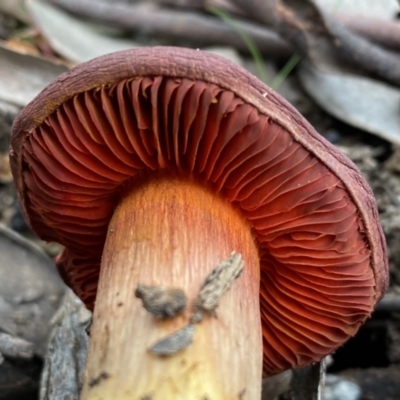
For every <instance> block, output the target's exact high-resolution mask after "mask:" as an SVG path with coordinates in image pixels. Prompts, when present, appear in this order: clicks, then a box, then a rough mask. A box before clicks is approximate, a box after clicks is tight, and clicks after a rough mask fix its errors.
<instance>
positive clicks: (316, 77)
mask: <svg viewBox="0 0 400 400" xmlns="http://www.w3.org/2000/svg"><path fill="white" fill-rule="evenodd" d="M298 73H299V77H300V80H301V82H302V84H303V86H304V88H305V89H306V91H307V92H308V93H309V94H310V96H312V97H313V99H314V100H315V101H316V102H317V103H318V104H319V105H320V106H321V107H322V108H323V109H324V110H325V111H327V112H328V113H329V114H331V115H333V116H334V117H336V118H338V119H340V120H342V121H344V122H346V123H348V124H349V125H353V126H355V127H357V128H360V129H363V130H365V131H367V132H370V133H372V134H375V135H377V136H380V137H381V138H383V139H386V140H388V141H390V142H392V143H396V144H400V114H399V112H398V109H399V104H400V90H399V89H397V88H394V87H391V86H389V85H387V84H385V83H383V82H379V81H376V80H373V79H369V78H366V77H362V76H357V75H353V74H347V73H341V72H336V71H335V72H333V70H332V71H327V70H323V69H322V68H316V67H315V66H313V65H312V64H311V63H306V62H304V63H302V64H301V65H300V68H299V70H298Z"/></svg>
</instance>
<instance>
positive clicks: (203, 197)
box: [10, 47, 388, 400]
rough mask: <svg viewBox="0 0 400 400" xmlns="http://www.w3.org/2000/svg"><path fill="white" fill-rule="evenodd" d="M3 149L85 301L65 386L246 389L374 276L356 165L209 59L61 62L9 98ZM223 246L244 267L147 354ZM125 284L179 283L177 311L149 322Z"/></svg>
mask: <svg viewBox="0 0 400 400" xmlns="http://www.w3.org/2000/svg"><path fill="white" fill-rule="evenodd" d="M10 160H11V166H12V172H13V175H14V177H15V183H16V187H17V192H18V196H19V200H20V202H21V205H22V209H23V212H24V214H25V217H26V218H27V220H28V221H29V223H30V225H31V227H32V228H33V230H34V231H35V232H36V233H37V234H38V235H39V236H40V237H42V238H43V239H45V240H47V241H57V242H59V243H61V244H63V245H64V246H65V249H64V251H63V252H62V254H61V255H60V256H59V257H58V258H57V260H56V262H57V264H58V267H59V270H60V273H61V275H62V276H63V278H64V280H65V281H66V282H67V283H68V284H69V285H70V286H71V287H72V288H73V289H74V291H75V292H76V293H77V294H78V295H79V296H80V297H81V298H82V299H83V300H84V301H85V303H86V305H87V306H88V307H89V308H92V307H93V305H94V314H93V324H92V327H91V332H90V335H91V342H90V349H89V355H88V361H87V367H86V372H85V378H84V387H83V391H82V397H81V398H82V399H85V400H86V399H99V398H107V399H111V398H112V399H126V398H132V399H144V398H146V399H147V398H151V399H153V400H157V399H163V400H165V399H189V398H193V399H194V398H196V399H197V398H199V399H200V398H207V399H213V400H215V399H224V400H227V399H238V398H246V399H257V398H260V388H261V376H262V364H263V368H264V372H265V373H266V374H268V375H272V374H276V373H278V372H280V371H282V370H285V369H288V368H293V367H299V366H303V365H306V364H309V363H312V362H314V361H317V360H320V359H321V358H322V357H324V356H325V355H326V354H329V353H331V352H332V351H334V350H335V349H336V348H337V347H339V346H340V345H342V344H343V343H344V342H345V341H346V340H348V338H350V337H351V336H353V335H354V334H355V333H356V332H357V330H358V328H359V327H360V325H361V324H362V323H363V322H364V321H365V320H366V319H367V318H368V317H369V316H370V314H371V312H372V310H373V308H374V305H375V304H376V302H377V301H378V300H379V299H380V298H381V296H382V295H383V293H384V291H385V289H386V287H387V276H388V273H387V259H386V246H385V240H384V236H383V234H382V230H381V227H380V225H379V222H378V213H377V208H376V205H375V200H374V197H373V194H372V192H371V190H370V188H369V187H368V185H367V183H366V182H365V180H364V179H363V177H362V176H361V175H360V172H359V171H358V169H357V168H356V167H355V166H354V164H353V163H352V162H351V161H350V160H348V159H347V158H346V157H345V156H344V155H342V154H341V153H340V152H339V151H338V150H337V149H336V148H335V147H334V146H332V145H331V144H330V143H329V142H327V141H326V140H325V139H324V138H322V137H321V136H319V135H318V134H317V133H316V131H315V130H314V129H313V128H312V127H311V126H310V125H309V124H308V123H307V121H305V119H304V118H303V117H302V116H301V115H300V114H299V113H298V112H297V111H296V110H295V109H294V108H293V107H292V106H291V105H290V104H289V103H288V102H286V101H285V100H284V99H282V98H281V97H280V96H279V95H278V94H276V93H275V92H273V91H272V90H271V89H270V88H268V87H267V86H266V85H265V84H263V83H261V82H260V81H258V80H257V79H256V78H255V77H254V76H252V75H251V74H250V73H248V72H246V71H245V70H243V69H242V68H240V67H238V66H236V65H234V64H232V63H231V62H229V61H227V60H224V59H222V58H220V57H218V56H215V55H212V54H209V53H206V52H202V51H195V50H189V49H182V48H172V47H155V48H141V49H136V50H129V51H124V52H118V53H114V54H110V55H106V56H103V57H100V58H98V59H95V60H92V61H89V62H87V63H84V64H81V65H78V66H77V67H75V68H73V69H72V70H71V71H69V72H67V73H65V74H63V75H61V76H60V77H59V78H58V79H57V80H56V81H55V82H53V83H52V84H51V85H49V86H48V87H47V88H46V89H44V90H43V92H42V93H41V94H39V95H38V96H37V97H36V98H35V99H34V100H33V101H32V102H31V103H30V104H29V105H28V106H27V107H26V108H25V109H24V110H23V111H22V112H21V114H20V115H19V117H18V118H17V120H16V121H15V123H14V126H13V134H12V143H11V150H10ZM233 251H234V252H236V253H240V254H241V256H242V258H243V260H244V269H243V272H242V274H241V275H240V277H239V278H238V279H237V280H236V281H235V282H233V285H232V287H231V289H230V290H229V291H228V292H227V293H226V294H225V295H224V296H223V297H222V299H221V301H220V303H219V307H218V308H217V310H216V313H214V314H212V313H211V314H210V315H206V316H205V317H204V318H203V321H202V322H201V323H199V324H198V325H196V331H195V333H194V336H193V343H192V344H191V345H190V346H189V347H187V348H186V349H184V350H182V351H180V352H178V353H176V354H174V355H172V356H169V357H160V356H158V355H155V354H151V353H150V352H149V351H148V349H149V347H150V346H151V345H152V344H153V343H154V341H156V340H159V339H163V338H165V337H166V336H168V335H171V334H173V333H174V332H175V331H176V330H179V329H180V328H182V327H184V326H187V323H188V321H189V318H190V315H191V312H192V310H191V306H190V304H193V302H194V301H195V299H196V296H197V295H198V292H199V290H200V288H201V286H202V284H203V281H204V279H205V278H206V277H207V276H208V275H209V274H210V272H211V271H212V270H213V269H214V268H215V267H216V266H217V265H218V264H219V263H220V261H221V260H224V259H226V258H228V257H229V255H230V254H231V253H232V252H233ZM138 284H143V285H155V286H164V287H167V288H168V287H173V288H179V289H181V290H183V292H184V293H185V294H186V296H187V301H188V307H186V309H185V311H183V313H182V314H180V315H178V316H176V317H175V318H168V319H161V320H160V319H157V318H154V316H152V315H151V314H149V313H148V312H147V311H146V310H145V309H144V308H143V307H142V305H141V302H140V300H139V299H137V298H136V297H135V288H136V287H137V285H138ZM146 396H147V397H146Z"/></svg>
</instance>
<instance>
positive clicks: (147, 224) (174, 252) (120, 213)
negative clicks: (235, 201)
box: [81, 177, 263, 400]
mask: <svg viewBox="0 0 400 400" xmlns="http://www.w3.org/2000/svg"><path fill="white" fill-rule="evenodd" d="M232 251H236V252H238V253H241V255H242V257H243V260H244V270H243V272H242V273H241V275H240V277H239V278H238V279H236V280H235V281H234V282H233V284H232V287H231V288H230V290H228V291H227V292H226V293H225V294H224V295H223V297H222V298H221V301H220V303H219V306H218V308H217V310H216V314H215V315H206V316H205V317H204V318H203V320H202V321H201V322H200V323H198V324H196V325H195V332H194V335H193V343H192V344H190V345H189V346H188V347H186V348H185V349H183V350H181V351H179V352H177V353H176V354H173V355H170V356H166V357H162V356H159V355H155V354H151V353H150V352H149V348H150V347H151V346H152V345H153V344H154V343H156V342H157V341H159V340H160V339H163V338H165V337H167V336H168V335H171V334H172V333H173V332H176V331H177V330H179V329H181V328H183V327H185V326H187V325H188V324H189V320H190V317H191V315H192V314H193V303H194V301H195V299H196V297H197V296H198V294H199V291H200V289H201V287H202V285H203V283H204V280H205V278H206V277H207V275H209V273H210V272H211V271H212V270H213V269H214V268H215V267H216V266H217V265H218V264H219V263H220V262H221V261H222V260H223V259H226V258H228V257H229V256H230V254H231V253H232ZM138 284H144V285H159V286H166V287H175V288H181V289H182V290H183V291H184V293H185V294H186V296H187V301H188V306H187V308H186V309H185V311H184V312H183V314H181V315H179V316H177V317H175V318H172V319H167V320H160V319H157V318H155V316H154V315H152V314H151V313H149V312H148V311H146V310H145V309H144V308H143V305H142V302H141V301H140V300H139V299H138V298H136V297H135V288H136V287H137V285H138ZM90 335H91V340H90V348H89V355H88V361H87V366H86V372H85V378H84V387H83V391H82V395H81V400H88V399H90V400H94V399H96V400H100V399H107V400H108V399H113V400H114V399H115V400H120V399H135V400H142V399H151V400H180V399H182V400H190V399H199V400H200V399H208V400H230V399H235V400H239V399H249V400H255V399H259V398H260V396H261V394H260V393H261V374H262V354H263V351H262V334H261V320H260V313H259V257H258V251H257V248H256V245H255V243H254V240H253V237H252V234H251V228H250V226H249V224H248V223H247V222H246V221H245V219H244V218H243V217H242V216H241V215H240V214H239V212H238V211H237V210H236V209H235V208H234V207H233V206H232V205H231V204H230V203H229V202H227V201H226V200H224V199H222V198H221V197H219V196H218V195H216V194H214V193H212V192H211V190H209V189H208V188H206V187H204V186H201V185H200V184H199V183H198V182H197V181H195V180H194V179H179V178H176V177H174V178H171V177H161V178H160V177H158V178H155V179H151V180H148V181H146V182H143V183H142V184H141V185H140V186H139V188H136V189H135V190H134V191H132V192H130V193H127V194H126V195H125V196H123V199H122V201H121V202H120V204H119V206H118V208H117V209H116V211H115V213H114V216H113V218H112V220H111V222H110V225H109V234H108V237H107V240H106V243H105V248H104V253H103V258H102V264H101V271H100V280H99V285H98V292H97V298H96V305H95V310H94V315H93V324H92V327H91V333H90Z"/></svg>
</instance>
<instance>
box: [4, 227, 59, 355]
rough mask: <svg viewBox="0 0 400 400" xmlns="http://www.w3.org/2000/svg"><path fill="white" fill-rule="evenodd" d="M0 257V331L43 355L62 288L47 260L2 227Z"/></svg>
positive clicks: (50, 262) (34, 248) (49, 260)
mask: <svg viewBox="0 0 400 400" xmlns="http://www.w3.org/2000/svg"><path fill="white" fill-rule="evenodd" d="M0 254H1V262H0V276H1V279H0V329H1V330H3V331H5V332H7V333H9V334H11V335H13V336H18V337H20V338H22V339H25V340H27V341H29V342H32V343H33V344H34V345H35V352H36V353H37V354H41V355H43V354H44V351H45V348H46V343H47V337H48V334H49V327H50V318H52V316H53V314H54V312H55V311H56V309H57V307H58V304H59V302H60V300H61V297H62V295H63V293H64V290H65V285H64V284H63V282H62V281H61V278H60V277H59V276H58V274H57V272H56V268H55V265H54V264H53V262H52V260H51V259H50V258H48V257H47V256H46V255H45V254H44V253H42V252H41V251H40V250H39V249H38V248H36V246H33V245H32V244H31V243H29V242H28V241H26V240H25V239H23V238H22V237H21V236H19V235H18V234H16V233H15V232H13V231H10V230H9V229H7V228H5V227H4V226H2V225H0Z"/></svg>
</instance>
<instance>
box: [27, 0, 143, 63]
mask: <svg viewBox="0 0 400 400" xmlns="http://www.w3.org/2000/svg"><path fill="white" fill-rule="evenodd" d="M27 7H28V10H29V12H30V13H31V15H32V18H33V19H34V21H35V22H36V24H37V25H38V27H39V28H40V29H41V31H42V34H43V35H44V36H45V37H46V39H47V40H48V41H49V43H50V45H51V46H52V47H53V49H54V50H56V51H57V52H58V53H59V54H61V55H62V56H63V57H65V58H66V59H67V60H70V61H72V62H74V63H80V62H83V61H87V60H90V59H92V58H95V57H99V56H101V55H103V54H107V53H112V52H115V51H119V50H126V49H132V48H135V47H138V44H137V43H135V42H134V41H131V40H125V39H118V38H112V37H108V36H104V35H102V34H100V33H98V32H96V31H95V30H94V29H92V28H91V27H90V25H89V24H87V23H84V22H82V21H79V20H77V19H76V18H73V17H71V16H70V15H68V14H67V13H65V12H63V11H61V10H60V9H57V8H55V7H53V6H51V5H50V4H47V3H44V2H41V1H39V0H29V1H28V3H27Z"/></svg>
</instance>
